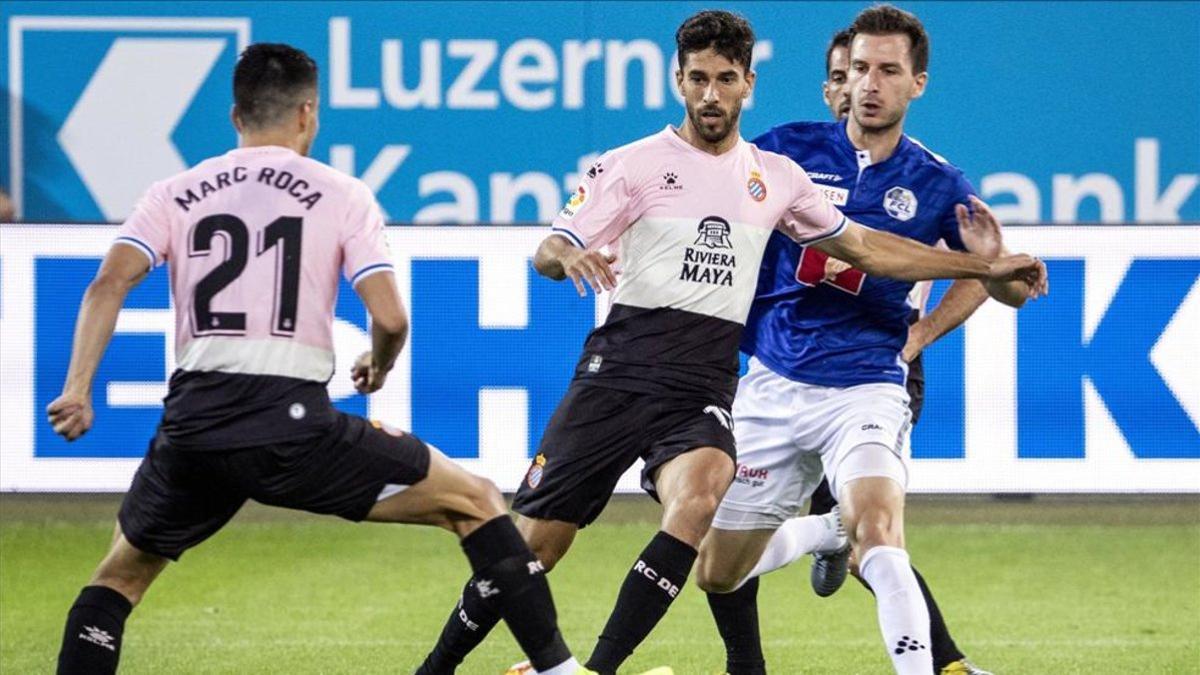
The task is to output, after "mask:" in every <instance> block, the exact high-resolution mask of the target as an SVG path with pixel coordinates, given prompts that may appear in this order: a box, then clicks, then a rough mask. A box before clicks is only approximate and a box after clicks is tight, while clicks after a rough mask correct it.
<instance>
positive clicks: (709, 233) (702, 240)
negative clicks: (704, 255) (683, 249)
mask: <svg viewBox="0 0 1200 675" xmlns="http://www.w3.org/2000/svg"><path fill="white" fill-rule="evenodd" d="M696 231H697V232H699V233H700V236H699V237H696V241H695V242H694V243H693V244H692V245H693V246H707V247H708V248H733V244H731V243H729V221H728V220H725V219H724V218H722V217H720V216H708V217H707V218H705V219H704V220H701V221H700V226H699V227H697V228H696Z"/></svg>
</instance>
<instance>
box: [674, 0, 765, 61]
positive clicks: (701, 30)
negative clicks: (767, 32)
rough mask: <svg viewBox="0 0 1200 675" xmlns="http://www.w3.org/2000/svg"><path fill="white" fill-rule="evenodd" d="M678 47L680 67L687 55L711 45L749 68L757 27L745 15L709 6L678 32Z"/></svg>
mask: <svg viewBox="0 0 1200 675" xmlns="http://www.w3.org/2000/svg"><path fill="white" fill-rule="evenodd" d="M675 46H676V48H678V50H679V69H680V70H683V62H684V60H685V59H687V55H688V54H692V53H694V52H702V51H704V50H705V49H708V48H709V47H712V49H713V51H715V52H716V53H718V54H720V55H721V56H724V57H725V58H727V59H729V60H730V61H733V62H734V63H740V64H741V65H742V68H743V69H744V70H747V71H748V70H750V60H751V59H752V58H753V54H754V29H753V28H751V27H750V22H749V21H746V19H745V18H744V17H742V16H738V15H737V14H734V13H732V12H726V11H723V10H718V9H706V10H704V11H702V12H697V13H696V14H693V15H692V16H691V17H690V18H689V19H688V20H687V21H684V22H683V24H682V25H680V26H679V30H677V31H675Z"/></svg>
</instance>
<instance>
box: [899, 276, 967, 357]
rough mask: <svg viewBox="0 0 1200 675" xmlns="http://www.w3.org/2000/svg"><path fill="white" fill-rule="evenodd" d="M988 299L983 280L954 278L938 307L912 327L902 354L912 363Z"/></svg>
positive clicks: (909, 329) (963, 321)
mask: <svg viewBox="0 0 1200 675" xmlns="http://www.w3.org/2000/svg"><path fill="white" fill-rule="evenodd" d="M987 299H988V292H987V289H986V288H984V287H983V284H982V283H980V282H978V281H976V280H975V279H957V280H955V282H954V283H953V284H950V288H948V289H946V294H945V295H943V296H942V299H941V300H939V301H938V304H937V306H936V307H934V308H933V309H932V310H930V311H929V313H928V314H926V315H925V316H923V317H921V320H920V321H918V322H916V323H914V324H913V325H911V326H909V328H908V340H907V341H906V342H905V343H904V349H903V350H902V351H901V352H900V355H901V356H902V357H903V358H904V360H905V361H910V362H911V361H912V360H913V359H915V358H917V355H918V354H920V353H921V352H922V351H924V350H925V348H926V347H928V346H929V345H931V344H933V343H934V342H937V341H938V340H939V339H941V337H942V336H943V335H945V334H946V333H949V332H950V331H952V330H954V329H955V328H958V327H959V326H961V325H962V324H963V323H965V322H966V320H967V319H968V318H970V316H971V315H972V314H974V313H975V310H977V309H979V308H980V306H982V305H983V303H985V302H987Z"/></svg>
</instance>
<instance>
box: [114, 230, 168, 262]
mask: <svg viewBox="0 0 1200 675" xmlns="http://www.w3.org/2000/svg"><path fill="white" fill-rule="evenodd" d="M117 242H120V243H123V244H133V245H134V246H136V247H137V248H138V249H140V250H141V252H142V253H145V254H146V257H147V258H149V259H150V267H158V256H157V255H156V254H155V253H154V249H152V248H150V245H149V244H147V243H146V242H144V241H142V240H141V239H134V238H133V237H126V236H122V237H117V238H116V239H114V240H113V243H114V244H115V243H117Z"/></svg>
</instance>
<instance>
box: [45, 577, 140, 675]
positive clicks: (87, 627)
mask: <svg viewBox="0 0 1200 675" xmlns="http://www.w3.org/2000/svg"><path fill="white" fill-rule="evenodd" d="M132 611H133V604H132V603H130V602H129V600H128V599H127V598H126V597H125V596H124V595H121V594H120V593H118V592H117V591H114V590H113V589H111V588H108V587H107V586H84V587H83V590H81V591H80V592H79V597H77V598H76V599H75V604H74V605H71V611H69V612H68V613H67V627H66V629H65V630H64V631H63V641H62V649H61V650H60V651H59V652H58V673H59V675H75V674H76V673H88V674H89V675H102V674H105V673H115V672H117V661H119V660H120V658H121V634H122V633H124V632H125V619H127V618H128V617H129V613H130V612H132Z"/></svg>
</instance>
